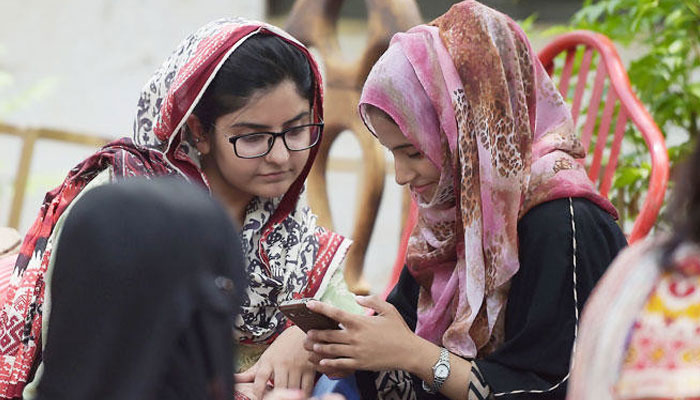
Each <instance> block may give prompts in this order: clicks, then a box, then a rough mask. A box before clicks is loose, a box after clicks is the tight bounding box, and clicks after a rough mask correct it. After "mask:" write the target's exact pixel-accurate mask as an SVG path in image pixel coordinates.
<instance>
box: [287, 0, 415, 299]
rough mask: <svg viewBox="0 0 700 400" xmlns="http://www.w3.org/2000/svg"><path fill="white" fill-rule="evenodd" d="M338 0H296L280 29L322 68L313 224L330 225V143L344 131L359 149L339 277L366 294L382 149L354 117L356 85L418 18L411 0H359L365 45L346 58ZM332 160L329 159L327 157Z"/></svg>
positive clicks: (313, 178) (382, 165) (382, 169)
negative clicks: (348, 242) (314, 53)
mask: <svg viewBox="0 0 700 400" xmlns="http://www.w3.org/2000/svg"><path fill="white" fill-rule="evenodd" d="M342 4H343V1H338V0H297V1H296V2H295V3H294V7H293V9H292V12H291V14H290V16H289V18H288V20H287V24H286V27H285V29H286V30H287V31H288V32H289V33H290V34H292V35H294V36H295V37H296V38H297V39H299V40H300V41H301V42H302V43H304V44H306V45H307V46H309V47H313V48H315V49H317V50H318V52H319V53H320V58H321V60H322V63H323V65H324V67H325V76H324V79H325V88H324V90H325V107H324V108H325V116H324V118H325V123H326V126H325V129H324V138H323V142H322V143H321V148H320V149H319V152H318V155H317V157H316V161H315V163H314V167H313V169H312V170H311V173H310V175H309V180H308V182H309V184H308V187H309V203H310V205H311V208H312V209H313V210H314V213H315V214H316V215H318V221H319V224H320V225H322V226H325V227H328V228H332V227H333V221H332V218H331V210H330V204H329V203H330V202H329V198H328V191H327V184H326V171H327V170H328V166H329V153H330V149H331V146H332V144H333V142H334V141H335V140H336V139H337V138H338V136H339V135H340V133H342V132H343V131H345V130H349V131H350V132H352V133H353V134H354V135H355V138H356V139H357V141H358V142H359V144H360V147H361V150H362V163H361V164H360V165H359V166H360V167H361V168H359V170H356V171H355V172H357V173H358V174H360V176H361V180H360V184H359V188H358V191H357V193H358V195H357V202H356V203H355V218H354V221H355V223H354V227H353V228H354V229H353V232H352V239H353V241H354V243H353V245H352V247H351V248H350V250H349V252H348V257H347V260H346V262H345V280H346V282H347V284H348V287H349V288H350V290H352V291H353V292H355V293H358V294H367V293H369V284H368V283H367V282H366V281H365V280H364V278H363V267H364V258H365V253H366V251H367V247H368V245H369V239H370V236H371V235H372V230H373V229H374V223H375V220H376V218H377V213H378V211H379V204H380V201H381V198H382V193H383V190H384V177H385V166H386V162H385V158H384V151H383V150H382V148H381V146H380V145H379V144H378V143H377V141H376V140H375V139H374V138H372V137H371V136H370V135H369V134H367V132H366V131H365V130H366V128H365V127H364V125H363V124H362V121H361V120H360V118H359V117H358V115H357V104H358V102H359V100H360V93H361V91H362V85H363V84H364V81H365V79H366V78H367V74H368V73H369V71H370V69H371V68H372V65H374V63H375V62H376V61H377V59H378V58H379V56H380V55H381V54H382V53H383V52H384V50H385V49H386V48H387V46H388V45H389V40H390V39H391V36H392V35H393V34H394V33H396V32H400V31H405V30H407V29H409V28H411V27H413V26H415V25H418V24H420V23H421V22H422V18H421V16H420V11H419V10H418V6H417V4H416V2H415V0H365V5H366V7H367V33H368V35H367V36H368V38H367V43H366V45H365V48H364V49H363V51H362V52H361V54H360V56H359V57H358V58H357V59H356V60H353V61H350V62H348V60H346V58H345V57H344V56H343V54H342V53H341V51H340V44H339V40H338V32H337V22H338V17H339V14H340V9H341V7H342ZM331 162H332V160H331Z"/></svg>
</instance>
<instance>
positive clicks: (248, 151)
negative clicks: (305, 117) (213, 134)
mask: <svg viewBox="0 0 700 400" xmlns="http://www.w3.org/2000/svg"><path fill="white" fill-rule="evenodd" d="M321 132H323V122H318V123H315V124H306V125H299V126H293V127H291V128H287V129H284V130H282V131H280V132H254V133H246V134H245V135H240V136H231V137H230V138H228V141H229V142H230V143H231V144H232V145H233V151H234V152H235V153H236V156H238V157H240V158H258V157H263V156H265V155H267V153H269V152H270V150H272V146H274V145H275V140H276V139H277V138H278V137H280V136H281V137H282V141H283V142H284V146H285V147H286V148H287V150H289V151H302V150H307V149H310V148H312V147H314V146H316V144H318V141H319V139H320V138H321Z"/></svg>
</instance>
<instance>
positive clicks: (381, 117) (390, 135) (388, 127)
mask: <svg viewBox="0 0 700 400" xmlns="http://www.w3.org/2000/svg"><path fill="white" fill-rule="evenodd" d="M367 118H368V119H369V122H370V124H371V125H372V128H373V129H374V133H375V134H376V135H377V138H378V139H379V142H380V143H381V144H382V145H383V146H384V147H386V148H388V149H390V150H391V149H393V148H394V147H397V146H403V145H407V144H412V143H411V142H410V141H409V140H408V138H406V136H405V135H404V134H403V132H401V129H399V126H398V125H397V124H396V122H394V120H393V119H391V117H390V116H389V115H387V114H386V113H385V112H384V111H381V110H380V109H378V108H375V107H369V108H368V109H367Z"/></svg>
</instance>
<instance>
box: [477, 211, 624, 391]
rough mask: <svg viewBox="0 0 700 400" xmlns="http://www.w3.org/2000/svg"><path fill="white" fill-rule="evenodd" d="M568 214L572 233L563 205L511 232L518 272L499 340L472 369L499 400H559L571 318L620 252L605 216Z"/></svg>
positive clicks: (573, 325)
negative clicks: (516, 241)
mask: <svg viewBox="0 0 700 400" xmlns="http://www.w3.org/2000/svg"><path fill="white" fill-rule="evenodd" d="M573 206H574V213H573V215H574V224H573V226H572V223H571V222H572V221H571V209H570V203H569V199H560V200H555V201H551V202H547V203H544V204H541V205H539V206H537V207H535V208H533V209H532V210H531V211H530V212H528V213H527V214H526V215H525V216H524V217H523V218H522V219H521V221H520V223H519V224H518V237H519V241H520V248H519V253H520V254H519V259H520V270H519V271H518V273H517V274H516V275H515V276H514V277H513V279H512V281H511V289H510V293H509V295H508V307H507V308H506V314H505V340H504V342H503V343H502V344H501V345H500V346H499V347H498V349H497V350H496V351H495V352H493V353H491V354H489V355H487V356H486V357H484V358H483V359H479V360H476V361H475V363H476V365H477V366H478V367H479V369H480V370H481V372H482V373H483V375H484V378H485V380H486V381H487V382H488V383H489V385H490V386H491V388H492V390H493V392H494V393H495V394H499V398H503V399H509V398H523V396H525V397H528V398H545V397H546V398H563V397H564V393H565V390H566V384H567V380H566V378H567V376H568V372H569V365H570V356H571V351H572V347H573V344H574V339H575V335H576V332H577V325H578V315H579V313H580V311H581V309H582V308H583V304H584V303H585V301H586V299H587V297H588V295H589V293H590V291H591V290H592V289H593V287H594V286H595V284H596V282H597V281H598V279H599V278H600V276H601V275H602V274H603V272H604V271H605V269H606V268H607V267H608V265H609V264H610V262H611V261H612V259H613V258H614V257H615V255H616V254H617V252H618V251H619V249H620V248H621V247H622V246H624V245H625V239H624V236H623V234H622V232H621V231H620V229H619V228H618V226H617V224H616V223H615V221H614V220H613V219H612V217H610V215H608V214H606V213H605V212H604V211H602V210H601V209H600V208H598V207H597V206H595V205H594V204H593V203H591V202H589V201H587V200H584V199H574V200H573ZM574 231H575V235H574ZM574 242H575V245H576V247H575V248H576V252H575V253H574ZM513 392H521V393H522V392H525V394H521V395H518V394H516V393H513Z"/></svg>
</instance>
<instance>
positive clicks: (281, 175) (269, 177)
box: [258, 171, 290, 182]
mask: <svg viewBox="0 0 700 400" xmlns="http://www.w3.org/2000/svg"><path fill="white" fill-rule="evenodd" d="M289 172H290V171H278V172H270V173H267V174H260V175H258V176H260V178H262V179H264V180H266V181H273V182H274V181H279V180H284V179H285V178H286V177H287V174H289Z"/></svg>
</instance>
